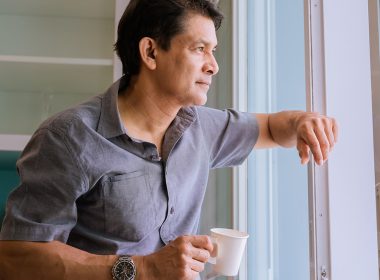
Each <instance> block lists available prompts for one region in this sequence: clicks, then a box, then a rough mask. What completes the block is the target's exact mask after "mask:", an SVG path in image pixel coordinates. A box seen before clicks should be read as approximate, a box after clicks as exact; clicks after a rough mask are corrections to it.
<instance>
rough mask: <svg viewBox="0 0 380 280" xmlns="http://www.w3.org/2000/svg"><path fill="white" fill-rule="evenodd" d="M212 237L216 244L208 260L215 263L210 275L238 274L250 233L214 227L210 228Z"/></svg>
mask: <svg viewBox="0 0 380 280" xmlns="http://www.w3.org/2000/svg"><path fill="white" fill-rule="evenodd" d="M210 237H211V240H212V243H213V245H214V250H213V252H212V254H211V257H210V258H209V260H208V262H209V263H211V264H213V272H212V273H211V274H210V276H211V275H213V276H217V275H218V276H219V275H220V276H235V275H237V274H238V272H239V267H240V262H241V259H242V257H243V253H244V249H245V245H246V243H247V239H248V237H249V235H248V234H247V233H245V232H241V231H237V230H234V229H227V228H213V229H211V230H210ZM208 278H210V277H208Z"/></svg>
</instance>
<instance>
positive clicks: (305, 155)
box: [297, 139, 310, 164]
mask: <svg viewBox="0 0 380 280" xmlns="http://www.w3.org/2000/svg"><path fill="white" fill-rule="evenodd" d="M297 150H298V154H299V157H300V158H301V164H307V163H308V162H309V152H310V149H309V146H308V145H307V144H306V143H305V141H303V140H302V139H299V141H298V142H297Z"/></svg>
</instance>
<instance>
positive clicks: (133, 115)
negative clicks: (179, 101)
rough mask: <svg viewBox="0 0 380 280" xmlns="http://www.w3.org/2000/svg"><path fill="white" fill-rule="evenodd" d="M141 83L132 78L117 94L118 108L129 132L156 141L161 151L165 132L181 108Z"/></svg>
mask: <svg viewBox="0 0 380 280" xmlns="http://www.w3.org/2000/svg"><path fill="white" fill-rule="evenodd" d="M142 84H144V83H143V82H142V81H137V80H133V79H131V82H130V85H129V86H128V88H127V89H126V90H125V91H124V92H121V93H120V94H119V97H118V110H119V113H120V117H121V120H122V122H123V124H124V126H125V128H126V129H127V132H128V135H129V136H130V137H132V138H135V139H139V140H142V141H146V142H150V143H153V144H155V145H156V146H157V149H158V151H159V152H160V151H161V146H162V141H163V138H164V135H165V132H166V130H167V129H168V127H169V125H170V124H171V122H172V121H173V120H174V118H175V117H176V115H177V113H178V111H179V109H180V107H179V106H173V104H170V103H169V102H167V101H166V100H165V99H164V98H163V97H162V96H159V95H158V94H157V93H156V92H154V90H153V89H150V88H149V86H146V83H145V86H141V85H142Z"/></svg>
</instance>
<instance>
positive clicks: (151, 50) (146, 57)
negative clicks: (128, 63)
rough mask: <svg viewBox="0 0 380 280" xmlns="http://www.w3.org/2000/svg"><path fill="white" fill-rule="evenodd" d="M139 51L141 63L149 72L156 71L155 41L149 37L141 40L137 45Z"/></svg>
mask: <svg viewBox="0 0 380 280" xmlns="http://www.w3.org/2000/svg"><path fill="white" fill-rule="evenodd" d="M139 50H140V57H141V60H142V63H144V64H145V66H146V67H147V68H149V69H150V70H154V69H156V54H157V44H156V41H155V40H153V39H152V38H149V37H144V38H142V39H141V40H140V43H139Z"/></svg>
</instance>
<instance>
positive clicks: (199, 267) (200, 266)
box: [190, 259, 205, 272]
mask: <svg viewBox="0 0 380 280" xmlns="http://www.w3.org/2000/svg"><path fill="white" fill-rule="evenodd" d="M190 268H191V270H193V271H195V272H202V271H203V270H204V269H205V264H204V263H203V262H200V261H197V260H195V259H193V260H192V261H191V262H190Z"/></svg>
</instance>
